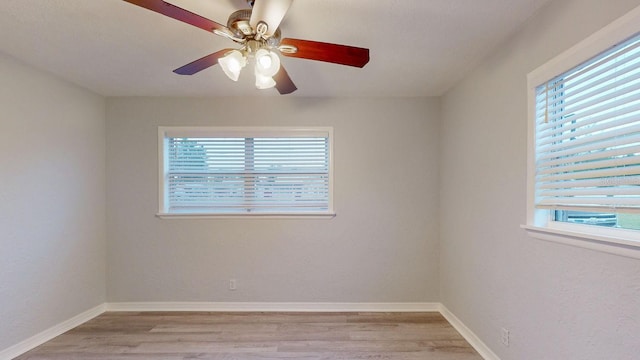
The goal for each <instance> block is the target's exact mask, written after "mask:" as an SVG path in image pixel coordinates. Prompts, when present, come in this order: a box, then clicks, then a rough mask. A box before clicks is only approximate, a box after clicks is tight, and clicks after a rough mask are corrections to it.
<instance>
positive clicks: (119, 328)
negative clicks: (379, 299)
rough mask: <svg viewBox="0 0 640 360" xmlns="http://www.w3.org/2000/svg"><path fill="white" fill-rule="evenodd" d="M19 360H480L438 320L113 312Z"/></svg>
mask: <svg viewBox="0 0 640 360" xmlns="http://www.w3.org/2000/svg"><path fill="white" fill-rule="evenodd" d="M16 359H19V360H27V359H29V360H36V359H38V360H45V359H89V360H96V359H99V360H104V359H113V360H119V359H136V360H144V359H149V360H151V359H153V360H187V359H194V360H195V359H202V360H204V359H207V360H268V359H274V360H276V359H278V360H282V359H289V360H293V359H295V360H298V359H299V360H360V359H369V360H392V359H397V360H454V359H455V360H481V359H482V358H481V357H480V355H478V353H476V352H475V350H473V348H472V347H471V346H470V345H469V344H468V343H467V342H466V341H465V340H464V339H463V338H462V336H461V335H460V334H459V333H458V332H456V330H455V329H453V327H452V326H451V325H450V324H449V323H448V322H447V321H446V320H445V319H444V317H442V315H440V314H439V313H430V312H429V313H205V312H188V313H185V312H143V313H136V312H108V313H104V314H102V315H100V316H98V317H96V318H95V319H93V320H91V321H88V322H86V323H85V324H83V325H80V326H78V327H77V328H75V329H73V330H71V331H69V332H67V333H65V334H63V335H60V336H59V337H57V338H55V339H53V340H51V341H49V342H47V343H45V344H43V345H41V346H39V347H37V348H36V349H33V350H32V351H30V352H28V353H26V354H24V355H22V356H20V357H18V358H16Z"/></svg>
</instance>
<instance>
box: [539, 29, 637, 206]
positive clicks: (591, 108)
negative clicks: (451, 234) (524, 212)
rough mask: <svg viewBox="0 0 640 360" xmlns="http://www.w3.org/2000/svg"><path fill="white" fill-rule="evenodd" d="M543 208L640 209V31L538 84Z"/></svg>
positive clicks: (540, 174)
mask: <svg viewBox="0 0 640 360" xmlns="http://www.w3.org/2000/svg"><path fill="white" fill-rule="evenodd" d="M535 147H536V178H535V182H536V189H535V191H536V194H535V198H536V207H537V208H541V209H553V210H578V211H604V210H606V211H607V212H640V36H638V35H636V36H634V37H633V38H631V39H630V40H627V41H625V42H623V43H621V44H619V45H618V46H615V47H613V48H612V49H610V50H609V51H607V52H605V53H603V54H601V55H599V56H597V57H595V58H593V59H591V60H590V61H587V62H586V63H584V64H581V65H580V66H578V67H576V68H574V69H572V70H570V71H567V72H565V73H563V74H561V75H559V76H557V77H555V78H553V79H551V80H550V81H548V82H547V83H545V84H542V85H541V86H538V87H537V88H536V143H535Z"/></svg>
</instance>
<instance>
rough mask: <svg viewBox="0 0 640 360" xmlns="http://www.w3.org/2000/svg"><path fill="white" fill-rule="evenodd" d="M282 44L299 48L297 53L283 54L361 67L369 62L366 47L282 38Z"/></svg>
mask: <svg viewBox="0 0 640 360" xmlns="http://www.w3.org/2000/svg"><path fill="white" fill-rule="evenodd" d="M280 45H287V46H295V47H296V48H298V51H297V52H295V53H289V52H284V51H283V52H282V55H284V56H289V57H295V58H302V59H309V60H317V61H325V62H330V63H334V64H341V65H348V66H355V67H360V68H361V67H364V66H365V65H366V64H367V63H368V62H369V49H365V48H359V47H354V46H347V45H338V44H329V43H323V42H319V41H309V40H300V39H282V41H281V42H280Z"/></svg>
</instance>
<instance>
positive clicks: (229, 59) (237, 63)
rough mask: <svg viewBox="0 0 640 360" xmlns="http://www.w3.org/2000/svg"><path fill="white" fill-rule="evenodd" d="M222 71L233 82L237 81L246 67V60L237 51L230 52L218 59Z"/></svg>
mask: <svg viewBox="0 0 640 360" xmlns="http://www.w3.org/2000/svg"><path fill="white" fill-rule="evenodd" d="M218 64H220V67H222V71H224V73H225V74H226V75H227V76H228V77H229V79H231V80H233V81H238V78H239V77H240V71H241V70H242V68H243V67H245V65H247V59H246V58H245V57H244V55H243V54H242V53H241V52H240V51H238V50H231V51H229V52H228V53H227V54H226V55H225V56H223V57H221V58H219V59H218Z"/></svg>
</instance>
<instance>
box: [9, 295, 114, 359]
mask: <svg viewBox="0 0 640 360" xmlns="http://www.w3.org/2000/svg"><path fill="white" fill-rule="evenodd" d="M106 310H107V306H106V304H101V305H98V306H96V307H94V308H93V309H89V310H87V311H85V312H83V313H81V314H78V315H76V316H74V317H72V318H71V319H69V320H66V321H63V322H61V323H60V324H58V325H55V326H53V327H50V328H49V329H47V330H45V331H43V332H41V333H39V334H36V335H34V336H32V337H30V338H28V339H26V340H24V341H22V342H19V343H18V344H15V345H13V346H11V347H9V348H7V349H5V350H2V351H0V360H11V359H13V358H15V357H17V356H20V355H22V354H24V353H26V352H27V351H29V350H32V349H33V348H35V347H37V346H40V345H42V344H44V343H45V342H47V341H49V340H51V339H53V338H54V337H56V336H59V335H61V334H63V333H65V332H67V331H69V330H71V329H73V328H74V327H76V326H78V325H81V324H84V323H85V322H87V321H89V320H91V319H93V318H94V317H96V316H98V315H100V314H102V313H103V312H105V311H106Z"/></svg>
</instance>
